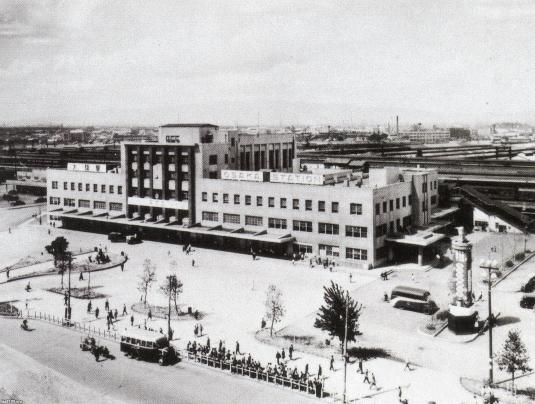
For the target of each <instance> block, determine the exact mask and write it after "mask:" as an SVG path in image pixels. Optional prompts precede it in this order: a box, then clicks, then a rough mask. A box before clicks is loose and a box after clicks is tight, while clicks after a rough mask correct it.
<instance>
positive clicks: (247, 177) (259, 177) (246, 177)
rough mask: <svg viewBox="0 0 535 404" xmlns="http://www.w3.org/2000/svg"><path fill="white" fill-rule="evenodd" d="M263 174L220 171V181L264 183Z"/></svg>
mask: <svg viewBox="0 0 535 404" xmlns="http://www.w3.org/2000/svg"><path fill="white" fill-rule="evenodd" d="M263 174H264V173H263V172H261V171H238V170H221V179H223V180H233V181H254V182H264V175H263Z"/></svg>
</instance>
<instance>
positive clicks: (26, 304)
mask: <svg viewBox="0 0 535 404" xmlns="http://www.w3.org/2000/svg"><path fill="white" fill-rule="evenodd" d="M24 304H25V306H26V310H28V299H26V300H25V301H24Z"/></svg>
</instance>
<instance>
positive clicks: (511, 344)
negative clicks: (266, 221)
mask: <svg viewBox="0 0 535 404" xmlns="http://www.w3.org/2000/svg"><path fill="white" fill-rule="evenodd" d="M528 362H529V355H528V350H527V349H526V346H525V345H524V342H522V340H521V339H520V331H518V330H511V331H509V334H508V335H507V339H506V340H505V343H504V344H503V348H502V350H501V351H500V352H499V353H498V360H497V363H498V367H499V368H500V370H505V371H506V372H507V373H511V382H512V387H513V390H514V388H515V373H516V372H517V371H521V372H522V373H525V372H529V371H530V370H531V368H530V367H529V366H528Z"/></svg>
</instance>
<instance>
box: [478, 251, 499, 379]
mask: <svg viewBox="0 0 535 404" xmlns="http://www.w3.org/2000/svg"><path fill="white" fill-rule="evenodd" d="M479 267H480V268H481V269H484V270H487V271H488V278H487V283H488V311H489V316H488V323H489V386H492V385H493V384H494V359H493V353H492V352H493V350H492V327H493V323H494V317H493V315H492V271H493V270H497V269H498V262H496V260H492V261H491V260H490V259H488V260H482V261H481V264H480V266H479Z"/></svg>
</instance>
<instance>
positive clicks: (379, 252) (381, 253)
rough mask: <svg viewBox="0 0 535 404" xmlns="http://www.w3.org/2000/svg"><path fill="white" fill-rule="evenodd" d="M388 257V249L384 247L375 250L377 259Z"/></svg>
mask: <svg viewBox="0 0 535 404" xmlns="http://www.w3.org/2000/svg"><path fill="white" fill-rule="evenodd" d="M387 257H388V248H387V247H385V246H383V247H379V248H378V249H376V250H375V258H376V259H378V260H380V259H383V258H387Z"/></svg>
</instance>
